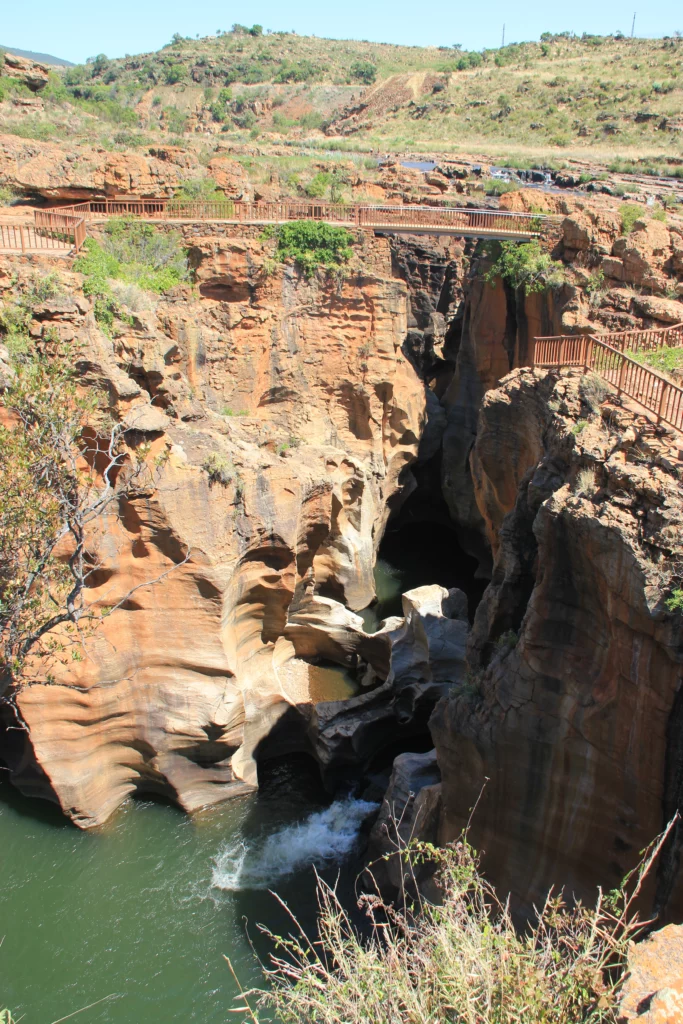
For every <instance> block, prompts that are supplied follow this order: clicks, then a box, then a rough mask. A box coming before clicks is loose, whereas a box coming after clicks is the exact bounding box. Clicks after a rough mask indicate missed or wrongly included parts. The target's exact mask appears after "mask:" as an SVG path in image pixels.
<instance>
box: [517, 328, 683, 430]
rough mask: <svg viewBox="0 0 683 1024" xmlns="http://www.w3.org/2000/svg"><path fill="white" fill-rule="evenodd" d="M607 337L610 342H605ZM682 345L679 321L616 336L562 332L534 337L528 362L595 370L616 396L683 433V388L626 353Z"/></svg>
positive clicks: (550, 366)
mask: <svg viewBox="0 0 683 1024" xmlns="http://www.w3.org/2000/svg"><path fill="white" fill-rule="evenodd" d="M605 339H609V340H605ZM679 347H683V324H674V325H673V326H671V327H665V328H662V329H661V330H660V329H654V330H645V331H620V332H619V333H617V334H607V335H601V336H599V335H594V334H578V335H577V334H564V335H557V336H555V337H548V338H535V339H534V355H533V360H532V366H535V367H539V368H547V369H551V368H556V367H557V368H559V367H562V366H568V367H571V366H575V367H580V368H581V369H583V371H584V373H587V372H588V371H589V370H592V371H593V372H594V373H597V374H598V375H599V376H600V377H602V379H603V380H604V381H606V382H607V384H609V385H610V386H611V387H613V388H615V389H616V392H617V394H625V395H627V396H628V397H629V398H632V399H633V400H634V401H635V402H637V403H638V404H639V405H641V406H642V407H643V408H644V409H645V410H646V411H647V412H648V413H652V414H653V415H654V416H655V419H656V422H657V423H666V424H667V425H668V426H670V427H673V428H674V429H675V430H679V431H683V389H681V388H680V387H678V385H677V384H674V383H673V381H670V380H669V379H668V378H667V377H665V376H664V375H663V374H661V373H658V372H657V370H653V369H652V367H650V366H644V365H643V364H642V363H639V362H638V361H637V360H636V359H633V358H632V357H631V356H629V355H628V354H627V353H628V352H629V351H631V352H637V351H650V352H652V351H657V350H658V349H662V348H679Z"/></svg>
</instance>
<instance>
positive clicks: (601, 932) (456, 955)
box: [235, 837, 663, 1024]
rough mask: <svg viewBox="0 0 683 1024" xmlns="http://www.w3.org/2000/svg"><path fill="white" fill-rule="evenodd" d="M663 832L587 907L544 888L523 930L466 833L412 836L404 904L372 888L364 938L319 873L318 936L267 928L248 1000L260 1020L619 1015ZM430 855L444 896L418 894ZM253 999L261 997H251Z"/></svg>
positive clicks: (394, 1023) (581, 1021)
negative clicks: (262, 968) (269, 943)
mask: <svg viewBox="0 0 683 1024" xmlns="http://www.w3.org/2000/svg"><path fill="white" fill-rule="evenodd" d="M662 842H663V837H662V838H660V840H658V842H657V843H656V844H654V845H653V847H652V848H651V850H650V851H648V854H649V855H648V856H647V857H646V859H645V861H644V862H643V864H642V865H641V867H640V869H639V870H638V872H634V873H633V874H632V875H631V876H630V877H628V878H627V879H625V880H624V883H623V885H622V887H621V888H620V889H618V890H615V891H614V892H612V893H610V894H609V895H604V894H602V893H599V894H598V898H597V901H596V903H595V905H594V906H592V907H588V906H584V905H582V904H581V903H576V904H574V905H569V904H568V903H566V902H565V900H564V898H563V895H562V893H559V894H557V895H553V894H552V893H549V894H548V896H547V899H546V900H545V903H544V904H543V906H542V907H541V908H540V909H539V910H538V911H536V914H535V917H534V919H533V920H532V921H531V922H530V924H529V925H528V927H527V929H526V930H525V931H522V932H520V931H519V930H517V929H516V928H515V926H514V924H513V920H512V916H511V912H510V907H509V904H508V902H503V901H501V900H500V899H499V897H498V896H497V895H496V892H495V890H494V889H493V887H492V886H491V885H490V884H489V883H488V882H487V881H486V880H485V879H484V877H483V876H482V874H481V872H480V870H479V862H478V858H477V856H476V854H475V853H474V851H473V850H472V848H471V847H470V845H469V844H468V842H467V840H466V839H462V840H461V841H460V842H458V843H457V844H454V845H452V846H450V847H446V848H436V847H434V846H432V845H431V844H427V843H414V844H411V846H410V847H409V848H408V851H407V852H405V851H404V853H403V856H404V858H405V873H404V878H405V885H406V892H405V894H406V896H407V900H406V904H407V905H406V908H405V909H403V910H400V909H397V908H396V907H393V906H388V905H387V904H386V903H385V902H384V901H383V900H382V899H381V897H380V896H379V895H377V894H373V895H364V896H361V897H360V901H359V904H360V906H362V907H363V908H364V909H365V911H366V914H367V916H368V919H369V924H370V929H371V932H370V937H369V938H364V937H362V936H361V935H360V934H359V932H358V931H357V930H356V928H355V927H354V926H353V924H352V922H351V920H350V918H349V916H348V915H347V913H346V912H345V910H344V908H343V907H342V905H341V903H340V901H339V899H338V898H337V895H336V892H335V890H334V889H333V888H331V887H330V886H328V885H327V884H326V883H325V882H323V881H322V880H319V882H318V902H319V907H320V913H319V920H318V924H319V931H320V938H319V941H317V942H311V941H309V939H308V938H307V937H306V935H305V933H304V932H303V930H302V929H301V927H300V926H299V925H298V922H296V921H295V922H294V923H295V928H294V930H293V934H292V935H290V936H289V937H288V938H283V937H281V936H275V935H272V934H271V933H270V932H268V931H267V930H266V934H267V935H269V936H270V938H271V939H272V940H273V941H274V943H275V947H276V951H275V953H274V954H272V955H271V966H270V969H268V971H267V976H268V978H269V981H270V983H271V987H270V988H269V989H267V990H265V991H252V992H247V993H244V994H243V995H244V998H243V1003H242V1006H241V1010H242V1012H246V1013H247V1014H248V1019H249V1020H251V1021H252V1022H254V1024H257V1022H260V1021H266V1020H271V1019H272V1018H271V1017H270V1016H263V1015H262V1011H263V1013H265V1014H267V1013H268V1012H269V1011H270V1010H273V1011H274V1012H275V1019H277V1020H278V1021H282V1022H283V1024H311V1022H316V1024H338V1022H339V1021H344V1022H346V1024H387V1022H391V1024H443V1022H446V1021H452V1022H454V1024H455V1022H457V1024H522V1022H524V1024H526V1022H531V1021H533V1022H535V1024H541V1022H544V1024H598V1022H608V1021H611V1022H616V1020H617V1005H618V999H619V989H620V984H621V980H622V977H623V973H624V970H625V967H626V963H627V956H628V950H629V944H630V940H631V939H632V938H633V936H634V934H635V933H636V932H637V931H638V928H639V925H638V922H637V917H636V915H635V912H634V900H635V898H636V896H637V894H638V892H639V890H640V886H641V882H642V879H643V878H644V875H645V874H646V873H647V870H648V868H649V866H650V864H651V863H652V860H653V858H654V856H656V853H657V851H658V850H659V848H660V847H661V844H662ZM396 855H397V854H396ZM396 855H392V856H396ZM425 860H427V861H429V862H431V863H432V864H435V865H436V866H437V874H436V881H437V884H438V888H439V890H440V900H439V902H438V904H435V903H433V902H430V901H429V900H427V899H425V898H424V897H422V896H420V895H418V891H417V888H416V886H415V884H414V883H415V876H416V870H418V869H419V865H421V864H423V863H424V861H425ZM410 893H412V898H411V897H410V896H409V894H410ZM251 997H256V999H257V1000H258V1003H257V1005H256V1004H255V1006H254V1007H252V1005H251V1003H250V998H251ZM252 1001H254V1002H255V1000H252ZM235 1012H239V1011H238V1010H236V1011H235Z"/></svg>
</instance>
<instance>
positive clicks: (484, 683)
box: [431, 370, 683, 912]
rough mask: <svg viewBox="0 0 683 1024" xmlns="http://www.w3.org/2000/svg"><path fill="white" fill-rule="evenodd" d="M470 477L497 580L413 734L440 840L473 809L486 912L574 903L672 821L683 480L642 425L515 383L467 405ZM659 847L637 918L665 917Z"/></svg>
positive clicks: (525, 376)
mask: <svg viewBox="0 0 683 1024" xmlns="http://www.w3.org/2000/svg"><path fill="white" fill-rule="evenodd" d="M591 403H593V404H591ZM587 420H588V421H589V422H588V425H587V426H581V425H580V424H582V423H585V422H586V421H587ZM577 424H579V426H578V429H577ZM472 468H473V478H474V482H475V493H476V499H477V506H478V509H479V512H480V514H481V516H482V519H483V521H484V523H485V524H486V529H487V531H488V534H489V537H490V539H491V543H492V546H493V549H494V551H495V563H494V568H493V577H492V582H491V585H490V587H489V588H488V590H487V592H486V594H485V596H484V599H483V601H482V603H481V605H480V607H479V609H478V611H477V615H476V619H475V624H474V629H473V635H472V638H471V641H470V650H469V654H468V660H469V664H470V680H469V685H468V686H467V687H465V688H464V689H462V690H460V692H458V691H457V690H456V691H455V692H454V694H453V696H452V697H451V698H450V699H449V700H446V701H442V702H441V703H440V705H439V706H438V708H437V710H436V712H435V714H434V716H433V718H432V722H431V727H432V733H433V735H434V738H435V742H436V748H437V754H438V761H439V766H440V769H441V774H442V778H443V801H444V813H443V816H442V821H441V827H440V838H441V840H442V841H444V842H446V841H449V840H452V839H454V838H455V837H456V836H457V835H458V833H459V831H460V830H461V829H462V827H463V826H464V825H465V824H466V822H467V820H468V818H469V815H470V810H471V808H472V807H473V806H474V804H475V802H476V800H477V798H478V797H479V796H480V793H481V799H480V802H479V804H478V807H477V811H476V814H475V816H474V820H473V825H472V832H471V839H472V841H473V843H474V845H475V846H476V847H477V848H478V849H480V850H482V851H484V865H485V869H486V871H487V874H488V875H489V877H491V879H492V880H493V881H494V882H495V883H496V884H497V885H498V886H499V887H500V889H501V890H502V891H503V892H507V891H512V892H513V893H514V895H515V897H516V898H517V900H518V901H519V903H520V904H521V905H522V906H524V907H527V908H529V907H530V905H531V903H532V901H534V900H536V901H538V900H539V899H541V898H542V897H543V895H544V894H545V892H546V891H547V889H548V888H549V887H550V886H552V885H554V884H556V883H558V882H560V883H562V884H564V885H566V887H567V890H568V891H569V892H572V893H575V894H576V895H579V896H585V897H587V898H592V894H593V893H594V887H595V886H596V885H602V886H604V887H606V888H612V887H614V886H615V885H618V884H619V883H620V881H621V879H622V878H623V877H624V875H625V874H626V872H627V871H628V870H630V869H631V868H632V867H633V866H634V865H635V863H636V862H637V861H638V857H639V853H640V851H641V850H642V849H643V848H644V847H645V846H646V845H647V844H648V843H649V842H650V841H651V840H652V839H653V838H654V836H655V835H657V834H658V833H659V832H660V831H661V829H662V828H663V826H664V824H665V823H666V820H668V818H669V817H671V816H672V815H673V813H674V811H675V809H676V807H677V806H680V800H681V790H680V780H679V779H678V775H677V773H676V770H675V769H674V767H673V766H674V765H676V764H678V763H679V757H680V754H679V745H680V737H679V735H678V734H679V728H678V725H677V724H676V723H677V722H678V719H679V717H680V712H679V709H678V701H679V696H678V694H679V690H680V685H681V664H682V661H683V656H682V653H681V640H682V632H681V617H680V614H679V613H674V612H671V611H669V610H668V609H667V607H666V603H665V596H666V594H667V593H668V592H670V588H671V586H672V585H673V582H672V578H671V577H670V575H669V574H670V571H671V567H672V565H673V564H674V562H675V560H676V559H677V558H680V555H681V549H682V544H681V537H682V536H683V534H682V533H681V525H682V518H683V503H682V500H681V499H682V496H683V493H682V490H681V464H680V463H677V462H675V461H673V460H672V458H671V453H670V451H669V450H668V448H667V444H666V439H665V438H664V439H658V438H657V437H656V435H655V434H654V433H653V430H652V426H651V424H648V423H647V421H646V420H645V419H644V418H643V417H637V416H634V415H633V414H631V413H628V412H626V411H625V410H623V409H621V408H619V407H618V406H616V405H614V404H611V405H610V404H609V403H608V404H607V405H606V406H603V408H602V410H601V411H600V413H598V412H596V407H595V402H594V397H592V395H591V393H590V389H589V388H588V389H587V388H586V381H585V379H583V380H581V379H580V378H579V377H578V375H576V374H565V375H563V376H558V375H557V374H554V375H553V374H549V373H547V372H545V371H536V372H535V373H534V372H533V371H528V370H527V371H515V372H514V373H513V374H511V375H510V376H508V377H507V378H505V379H504V380H503V382H502V383H501V386H500V387H499V388H497V389H494V390H490V391H489V392H488V393H487V395H486V396H485V398H484V401H483V404H482V411H481V417H480V421H479V429H478V433H477V438H476V441H475V445H474V449H473V452H472ZM678 724H680V723H678ZM677 843H678V837H677V839H676V842H675V843H674V844H670V845H669V847H668V849H667V851H666V855H665V857H664V858H663V861H662V867H661V869H660V874H659V876H658V878H657V879H655V878H654V877H653V879H652V880H651V885H650V891H649V894H648V899H649V901H650V904H652V902H653V901H655V902H656V903H657V904H658V905H660V906H666V905H667V904H668V905H669V907H672V906H677V908H678V910H679V912H680V909H681V893H680V889H678V890H677V888H676V886H677V885H678V886H679V887H680V874H678V880H676V879H677V873H678V871H677V866H676V865H677V858H678V856H679V855H678V852H677ZM672 866H673V867H672Z"/></svg>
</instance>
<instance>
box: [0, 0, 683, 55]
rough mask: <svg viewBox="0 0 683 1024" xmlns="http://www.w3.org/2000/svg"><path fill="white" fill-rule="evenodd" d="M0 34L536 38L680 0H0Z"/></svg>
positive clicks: (110, 42)
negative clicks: (241, 32)
mask: <svg viewBox="0 0 683 1024" xmlns="http://www.w3.org/2000/svg"><path fill="white" fill-rule="evenodd" d="M2 7H3V8H4V9H3V12H2V18H0V43H1V44H3V45H5V46H17V47H19V48H20V49H24V50H39V51H41V52H43V53H52V54H54V55H55V56H57V57H63V58H64V59H66V60H72V61H76V62H77V61H83V60H85V59H86V58H87V57H90V56H94V55H96V54H98V53H106V54H107V56H108V57H120V56H123V54H124V53H142V52H145V51H148V50H156V49H158V48H159V47H160V46H163V44H164V43H167V42H168V41H169V40H170V38H171V36H172V35H173V33H174V32H180V33H181V34H182V35H191V36H194V35H196V34H197V33H199V35H209V34H213V33H214V32H215V31H216V29H218V28H220V29H229V28H230V26H231V25H232V24H233V22H241V23H243V24H249V25H251V24H253V23H255V22H256V23H258V24H261V25H263V27H264V28H271V29H285V30H292V29H293V30H295V31H296V32H298V33H300V34H301V35H311V34H313V35H318V36H332V37H334V38H340V39H344V38H346V39H348V38H353V39H370V40H374V41H378V42H389V43H403V44H408V45H421V46H422V45H424V46H426V45H436V46H447V45H451V44H452V43H461V44H462V45H463V47H465V48H466V49H481V48H482V47H485V46H499V45H500V41H501V35H502V29H503V23H505V24H506V29H505V39H506V42H521V41H522V40H525V39H538V37H539V35H540V33H541V32H546V31H547V32H561V31H563V30H565V29H570V30H571V31H574V32H577V33H579V34H580V33H581V32H595V33H598V34H603V35H604V34H607V33H610V32H616V31H617V30H620V31H622V32H624V34H626V35H628V34H630V31H631V19H632V17H633V11H634V10H635V11H636V12H637V16H636V35H641V36H660V35H673V33H674V32H675V31H676V30H680V31H681V32H683V7H682V6H681V4H680V0H677V2H674V0H654V2H653V0H649V2H648V3H647V4H643V3H640V4H639V3H638V0H631V5H629V6H628V7H626V6H625V5H624V4H623V3H620V2H617V0H574V2H573V3H572V4H557V3H540V2H536V0H529V2H527V3H514V4H511V3H510V0H486V2H485V3H481V2H480V3H476V2H472V0H430V2H429V3H427V4H425V5H424V6H422V4H421V3H419V2H417V0H342V2H337V3H333V2H330V0H327V2H320V0H316V2H314V0H289V2H287V3H283V2H282V0H250V2H248V3H247V2H243V0H236V2H234V3H232V4H226V3H224V2H220V3H219V2H215V0H200V2H199V3H194V4H193V3H188V2H187V0H182V2H181V0H163V2H162V0H142V2H140V0H117V2H116V3H114V4H113V5H112V4H105V3H102V2H100V3H93V2H92V0H90V2H85V0H69V3H68V4H56V3H55V2H54V0H32V2H31V3H28V2H27V0H23V2H22V0H15V2H12V0H2Z"/></svg>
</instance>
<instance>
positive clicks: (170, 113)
mask: <svg viewBox="0 0 683 1024" xmlns="http://www.w3.org/2000/svg"><path fill="white" fill-rule="evenodd" d="M164 124H165V126H166V127H167V128H168V130H169V132H171V133H172V134H173V135H182V134H183V132H184V131H185V129H186V128H187V117H186V116H185V114H183V113H181V111H180V110H178V108H177V107H164Z"/></svg>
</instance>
